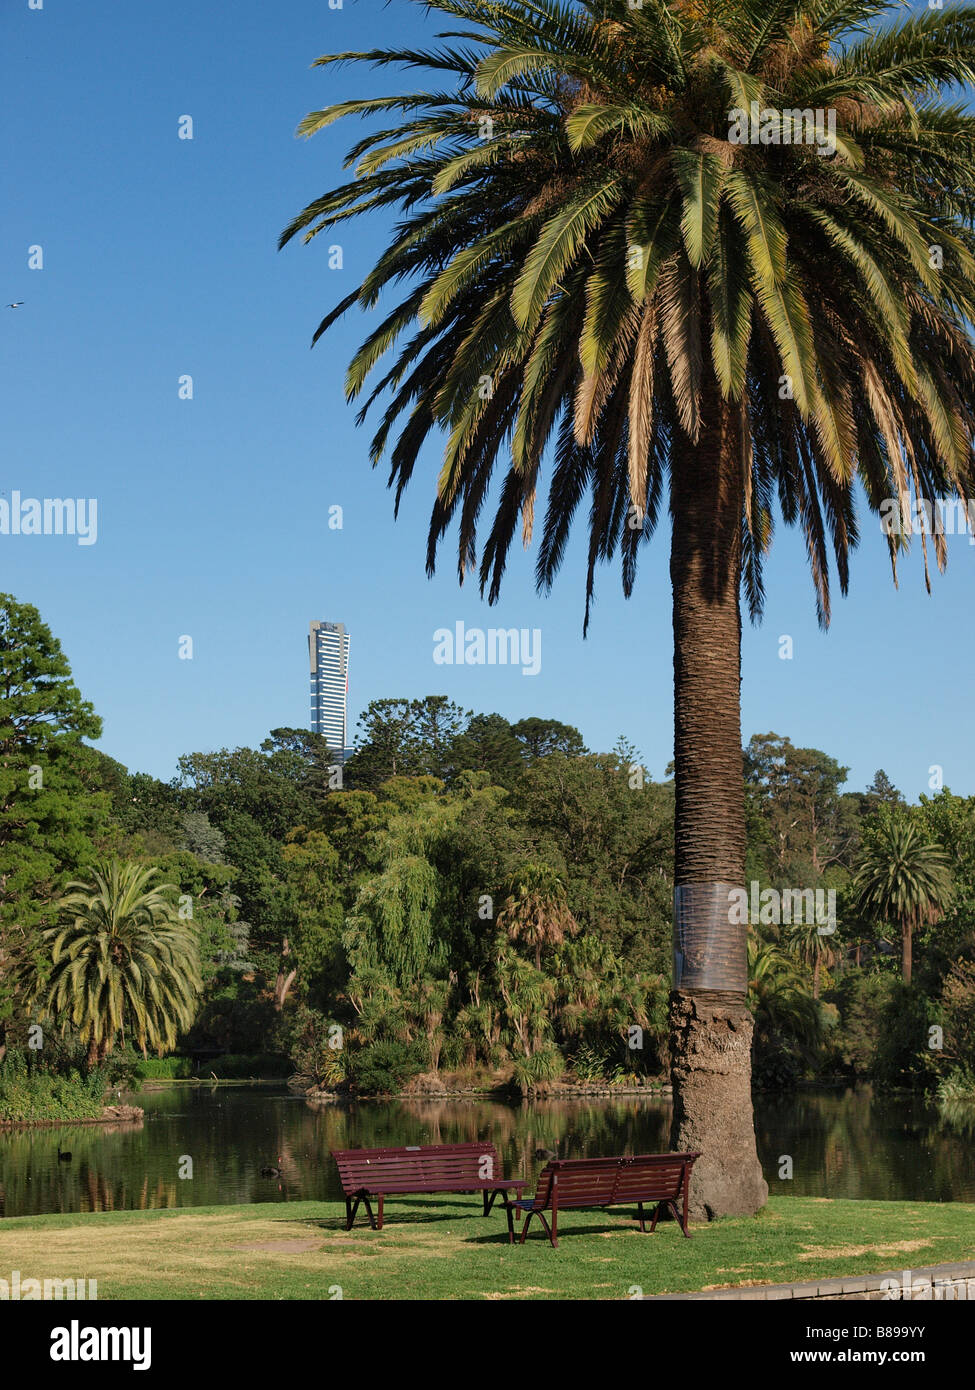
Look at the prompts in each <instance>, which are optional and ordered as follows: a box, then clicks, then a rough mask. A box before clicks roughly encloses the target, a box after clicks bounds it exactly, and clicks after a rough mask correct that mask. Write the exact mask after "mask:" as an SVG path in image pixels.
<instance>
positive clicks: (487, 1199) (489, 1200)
mask: <svg viewBox="0 0 975 1390" xmlns="http://www.w3.org/2000/svg"><path fill="white" fill-rule="evenodd" d="M497 1195H498V1194H497V1193H496V1192H488V1191H487V1189H485V1190H484V1191H483V1192H482V1193H481V1196H482V1198H483V1199H484V1213H483V1214H484V1215H485V1216H489V1215H490V1214H491V1208H492V1206H493V1205H494V1199H495V1197H496V1196H497Z"/></svg>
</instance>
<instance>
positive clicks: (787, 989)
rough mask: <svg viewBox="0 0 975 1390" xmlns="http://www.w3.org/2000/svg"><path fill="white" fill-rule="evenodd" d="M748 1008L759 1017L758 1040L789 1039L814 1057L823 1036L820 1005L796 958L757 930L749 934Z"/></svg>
mask: <svg viewBox="0 0 975 1390" xmlns="http://www.w3.org/2000/svg"><path fill="white" fill-rule="evenodd" d="M748 1007H749V1008H750V1009H751V1011H752V1013H753V1014H754V1016H755V1036H756V1039H766V1040H768V1039H770V1038H780V1039H789V1040H791V1041H793V1042H795V1043H796V1044H797V1045H798V1046H799V1048H800V1049H801V1050H802V1051H803V1052H804V1053H805V1054H806V1055H807V1056H809V1057H811V1056H812V1054H813V1052H814V1051H815V1049H816V1047H817V1046H818V1045H819V1042H820V1040H821V1037H822V1017H821V1014H820V1008H819V1005H818V1004H817V1003H816V1001H815V1000H814V999H813V997H812V995H811V994H809V993H808V991H807V989H806V986H805V984H804V982H803V979H802V977H801V975H800V974H799V972H798V970H797V968H796V964H795V961H794V960H792V959H791V958H790V957H789V956H788V955H786V953H785V952H784V951H783V950H781V949H780V947H778V946H776V945H774V944H773V943H772V942H768V941H762V940H761V938H760V937H759V936H758V935H757V934H756V933H755V932H749V934H748Z"/></svg>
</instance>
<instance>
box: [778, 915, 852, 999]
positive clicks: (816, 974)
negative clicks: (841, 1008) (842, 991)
mask: <svg viewBox="0 0 975 1390" xmlns="http://www.w3.org/2000/svg"><path fill="white" fill-rule="evenodd" d="M787 941H788V944H789V949H790V950H791V951H792V953H793V954H794V955H795V956H796V957H797V958H798V959H799V960H801V961H802V963H803V965H806V966H809V967H810V968H811V969H812V977H813V991H812V997H813V998H814V999H818V998H819V990H820V985H821V983H822V972H823V970H824V969H826V970H829V968H830V967H831V966H833V965H835V964H836V962H837V960H838V958H839V953H838V952H837V951H836V950H835V949H834V946H833V941H834V938H833V937H832V936H831V935H829V934H827V933H825V932H822V931H820V929H819V927H818V926H817V924H816V922H815V921H813V922H796V923H794V924H793V926H792V927H791V929H790V930H789V932H788V933H787ZM827 983H828V982H827Z"/></svg>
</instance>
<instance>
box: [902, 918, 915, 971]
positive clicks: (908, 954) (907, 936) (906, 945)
mask: <svg viewBox="0 0 975 1390" xmlns="http://www.w3.org/2000/svg"><path fill="white" fill-rule="evenodd" d="M913 944H914V943H913V940H912V928H911V921H910V918H907V917H905V919H904V925H903V928H902V930H901V969H902V972H903V975H904V983H905V985H909V984H910V983H911V968H912V966H913V964H914V951H913Z"/></svg>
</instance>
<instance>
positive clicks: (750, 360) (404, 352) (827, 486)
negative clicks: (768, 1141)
mask: <svg viewBox="0 0 975 1390" xmlns="http://www.w3.org/2000/svg"><path fill="white" fill-rule="evenodd" d="M424 4H425V8H427V9H432V10H434V11H440V12H442V13H443V14H444V15H446V16H449V20H450V22H451V23H452V25H453V29H452V30H448V31H447V32H446V33H444V34H443V35H441V39H442V40H443V42H441V43H440V44H439V46H437V47H434V48H430V49H426V50H424V49H397V50H392V49H384V48H377V49H374V50H372V51H370V52H364V53H344V54H337V55H330V56H326V57H323V58H320V59H319V60H318V61H319V63H321V64H331V63H342V62H356V63H367V64H372V65H374V66H377V67H380V68H386V67H388V66H390V65H393V66H397V65H398V66H401V67H406V68H421V69H428V70H432V71H434V72H435V73H436V74H437V77H436V79H435V80H436V83H437V86H436V89H435V90H432V91H422V90H410V91H407V92H406V93H405V94H396V95H392V96H386V95H376V96H362V97H356V98H353V99H351V100H347V101H341V102H338V103H337V104H334V105H332V106H329V107H327V108H325V109H324V110H321V111H315V112H312V113H311V114H310V115H309V116H307V117H306V118H305V120H304V121H303V122H302V123H301V125H300V126H299V133H300V134H303V135H312V134H313V133H314V132H316V131H319V130H322V129H324V128H325V127H326V126H328V125H330V124H331V123H332V122H333V121H335V120H337V119H338V118H339V117H343V116H365V117H374V116H376V117H380V116H383V115H384V114H386V113H393V114H392V123H391V124H389V123H387V122H385V121H381V122H380V126H382V128H381V129H375V128H371V129H370V131H369V133H367V134H366V135H365V136H364V137H363V138H362V139H360V140H359V141H358V142H357V143H356V144H355V146H354V147H353V148H352V150H351V151H350V153H349V157H348V161H347V165H351V166H352V167H353V173H352V175H351V177H350V178H349V180H348V181H347V182H345V183H342V184H341V185H339V186H338V187H336V188H334V189H332V190H331V191H330V192H327V193H325V194H323V195H322V196H321V197H320V198H317V199H316V200H315V201H314V202H311V203H309V204H308V206H307V207H306V208H305V209H304V210H303V211H302V212H301V213H300V214H299V215H298V216H297V217H295V219H294V220H293V221H292V222H291V223H290V225H289V226H288V227H287V228H286V229H285V231H284V232H283V233H282V236H281V244H284V243H285V242H287V241H289V240H290V239H291V238H292V237H294V236H296V235H298V234H302V235H303V238H304V240H306V241H308V240H310V239H311V238H314V237H315V236H317V235H318V234H319V233H321V232H323V231H325V230H330V229H333V228H339V229H340V228H342V227H343V225H346V224H347V223H348V221H349V219H355V218H357V217H359V216H360V215H362V214H368V213H370V212H380V213H381V212H382V211H383V210H384V209H387V208H388V209H392V208H398V209H399V211H400V220H399V222H398V223H397V226H396V229H395V232H394V233H393V237H392V241H391V244H390V245H389V247H388V249H387V250H386V251H385V252H384V253H383V254H382V255H381V256H380V257H379V259H378V260H377V262H376V264H375V265H374V266H373V267H372V269H371V270H370V271H369V273H368V274H367V275H366V276H365V278H364V279H363V280H362V282H361V284H359V285H358V286H356V287H355V288H354V289H352V290H351V291H350V292H349V293H348V294H347V295H346V296H345V297H344V299H342V301H341V302H340V303H339V304H338V305H337V306H336V307H335V308H334V309H333V310H332V312H330V313H329V314H328V315H327V316H326V317H325V318H324V319H323V320H322V322H321V323H320V324H319V326H318V329H317V331H316V333H315V339H316V340H317V339H318V338H320V337H321V335H322V334H323V333H325V332H326V330H327V329H328V328H329V326H330V325H332V324H333V323H335V321H336V320H337V319H338V318H339V317H340V316H341V315H343V314H344V313H345V312H346V311H347V310H349V309H350V308H352V307H353V306H356V305H357V306H359V307H361V308H362V309H365V310H372V309H375V308H376V306H377V305H378V304H379V301H380V299H383V305H382V312H381V318H380V321H379V323H378V324H377V325H376V326H375V327H374V328H373V330H372V331H371V332H370V334H369V336H368V338H367V339H366V341H365V342H364V344H363V346H362V347H361V349H360V350H359V351H358V353H357V354H356V355H355V357H354V359H353V361H352V363H351V365H350V367H349V370H348V375H347V379H346V391H347V395H348V397H349V399H350V400H354V399H356V398H359V397H360V396H361V395H362V392H363V389H364V387H365V384H366V381H367V378H369V377H370V373H372V371H373V369H374V368H377V369H378V368H379V364H380V362H381V360H382V359H383V358H384V357H386V355H387V354H392V360H391V361H390V360H389V358H388V357H387V360H386V364H385V365H384V366H383V367H382V368H381V369H379V370H378V379H377V378H372V380H373V381H374V382H375V384H374V385H373V386H372V388H371V390H370V393H369V394H368V396H367V398H366V401H365V404H364V406H363V407H362V413H361V414H360V416H359V419H360V420H361V419H362V418H363V416H364V415H365V413H366V411H367V410H368V409H369V408H370V407H371V406H372V405H373V404H374V403H375V402H376V401H377V400H378V399H380V398H382V400H383V401H384V413H383V414H382V418H381V421H380V423H379V428H378V430H377V432H376V434H375V437H374V438H373V441H372V446H371V456H372V459H373V462H374V463H377V462H378V461H379V460H380V459H381V458H382V457H383V456H384V455H385V454H386V453H387V451H388V455H389V465H390V485H391V486H393V487H394V488H395V492H396V502H397V506H398V504H399V501H400V498H401V496H402V493H403V490H404V488H405V487H406V486H407V484H408V483H409V481H410V478H411V477H412V474H413V472H414V469H415V467H416V464H417V461H418V459H419V458H420V457H421V454H422V453H423V449H424V446H425V444H426V443H427V441H428V440H440V441H441V447H442V448H443V464H442V467H441V470H440V473H439V477H438V479H437V484H436V492H435V498H434V503H433V513H432V519H431V524H430V530H429V538H428V549H427V565H428V569H429V570H431V571H432V570H433V567H434V563H435V558H436V553H437V550H438V545H439V543H440V541H441V539H442V538H443V536H444V534H445V532H446V531H447V529H448V528H449V526H450V525H451V523H452V522H454V521H456V522H457V523H458V532H457V534H458V571H459V574H460V577H461V579H463V578H464V577H465V576H466V575H467V574H468V573H469V572H472V571H476V572H477V575H478V579H479V582H480V586H481V591H482V592H486V594H487V597H488V599H489V601H492V602H493V601H494V600H495V599H497V597H498V594H499V590H500V585H501V581H502V577H503V574H504V569H505V564H506V561H507V556H508V553H509V549H510V546H511V543H512V540H513V537H514V535H515V531H516V529H517V528H518V522H519V519H520V521H521V532H522V536H523V539H524V541H525V543H526V544H527V543H528V542H529V541H530V539H531V537H532V533H533V529H534V525H535V513H536V499H537V494H538V489H539V486H540V485H543V483H544V477H543V465H545V464H546V461H547V460H549V459H550V460H551V469H550V474H549V480H548V499H547V506H546V510H545V515H544V520H543V522H542V525H541V542H540V546H539V551H538V561H537V569H536V576H537V581H538V584H539V587H540V588H542V589H547V588H548V587H549V586H550V585H551V584H552V582H553V580H554V578H555V575H556V572H557V571H558V569H559V566H560V563H561V561H562V558H563V556H564V554H565V548H566V542H567V537H568V534H569V530H570V526H571V523H572V519H573V517H574V515H575V513H576V510H577V508H578V506H579V504H580V503H581V502H582V500H583V498H584V496H586V494H588V498H589V501H588V508H587V511H588V534H589V545H588V550H589V557H588V574H587V582H586V621H587V622H588V618H589V608H590V601H591V598H592V594H593V584H594V573H595V568H596V565H597V562H599V561H601V560H604V561H609V560H611V559H612V558H613V557H614V556H616V555H619V557H620V559H621V564H622V582H623V589H624V592H625V593H626V594H627V595H628V594H629V593H630V592H631V589H632V587H633V582H634V576H635V572H636V565H637V558H638V552H639V548H640V545H641V543H642V542H644V541H646V540H648V539H649V537H650V536H651V534H652V532H653V530H654V528H655V526H656V524H657V521H658V519H659V517H660V515H661V513H662V511H663V510H664V508H665V507H669V512H670V517H671V551H670V573H671V580H672V586H673V627H674V676H675V721H674V722H675V749H674V762H675V769H676V830H675V876H676V878H675V881H676V900H675V937H676V942H675V945H676V947H677V949H676V950H675V975H676V978H675V986H676V988H675V991H674V994H673V996H672V1013H671V1033H672V1035H671V1054H672V1056H673V1059H674V1061H673V1080H674V1093H675V1107H674V1127H673V1131H672V1143H673V1144H674V1145H675V1146H676V1147H680V1148H688V1149H690V1148H694V1149H701V1150H703V1151H704V1157H703V1158H702V1159H701V1160H700V1161H699V1162H698V1163H697V1165H696V1166H695V1170H694V1184H693V1190H692V1205H693V1208H694V1210H695V1211H696V1213H697V1214H708V1215H715V1214H719V1213H721V1212H746V1211H754V1210H756V1209H757V1207H759V1206H760V1205H761V1204H762V1202H763V1201H764V1200H765V1195H766V1191H767V1188H766V1185H765V1183H764V1180H763V1179H762V1175H761V1170H760V1167H759V1165H758V1160H757V1157H756V1152H755V1141H754V1129H753V1123H752V1111H751V1097H750V1089H749V1077H750V1061H749V1039H750V1036H751V1020H750V1016H749V1014H748V1012H747V1009H746V1007H745V992H746V985H747V965H746V958H745V939H744V929H743V928H742V927H741V926H737V925H731V924H730V923H729V921H728V916H729V911H728V896H727V894H728V888H729V886H731V887H734V888H740V886H741V884H742V883H743V879H744V855H745V816H744V806H743V792H742V753H741V729H740V711H739V696H740V639H741V618H740V595H741V593H742V591H743V592H744V597H745V600H746V603H747V607H748V609H749V612H750V614H751V616H752V617H753V618H757V617H758V616H759V615H760V614H761V611H762V604H763V596H764V590H763V577H762V562H763V557H764V555H765V553H766V552H767V550H768V547H769V544H770V542H771V537H772V528H773V508H774V506H775V503H776V500H777V501H778V507H779V510H780V511H781V514H782V517H783V519H784V521H785V522H787V523H789V524H796V525H798V526H799V527H800V529H801V531H802V533H803V537H804V540H805V545H806V549H807V552H808V557H809V563H810V567H811V570H812V576H813V581H814V586H815V594H816V603H817V608H818V613H819V618H820V621H821V622H822V623H823V624H824V625H825V624H826V623H827V622H828V620H829V614H830V563H831V561H830V551H831V550H832V553H833V556H834V557H835V564H836V570H837V573H838V577H839V584H840V588H841V591H844V592H845V590H846V587H847V583H848V577H849V558H850V551H851V549H852V548H853V547H854V546H855V544H856V542H857V539H858V526H857V519H856V509H855V500H854V494H855V489H856V486H857V480H859V484H860V486H861V488H862V492H863V495H864V497H865V500H866V503H867V505H868V507H870V508H871V509H873V510H875V511H877V512H879V513H880V514H881V516H882V518H883V522H882V524H884V525H885V526H886V530H887V539H888V544H889V548H890V555H891V560H892V563H893V562H894V561H896V559H897V556H898V552H899V550H900V549H901V548H902V547H903V546H905V545H906V544H907V541H908V536H907V534H905V531H904V530H903V529H899V528H898V526H897V525H895V523H897V522H900V520H901V510H902V508H901V504H902V503H906V502H907V501H908V500H909V499H910V498H911V497H912V495H915V494H917V495H920V496H921V497H925V498H929V499H930V498H942V497H951V498H957V499H961V500H962V501H964V500H967V497H968V495H969V494H970V492H971V491H972V484H973V468H972V453H971V443H972V437H973V426H975V421H973V413H972V401H973V400H975V352H973V348H972V345H971V343H970V341H969V338H968V336H967V333H966V327H965V325H966V321H969V320H971V319H972V318H973V317H975V312H973V311H975V257H973V252H975V239H973V235H972V230H971V215H972V210H973V207H975V118H972V117H971V116H969V115H967V114H966V113H965V112H964V110H963V109H962V108H961V107H960V106H957V105H950V104H947V103H946V101H945V100H943V99H942V93H943V92H945V91H947V90H948V89H950V88H952V86H953V85H955V84H958V83H964V82H968V81H971V80H972V79H973V78H975V61H973V39H975V11H968V10H965V9H960V8H958V7H956V6H954V5H951V4H948V5H946V6H945V7H944V8H943V9H936V10H935V9H927V10H923V11H921V12H920V13H919V14H918V15H917V17H915V18H912V19H909V20H907V21H904V22H901V23H899V24H897V25H891V26H880V27H875V28H871V27H870V21H871V20H872V19H873V18H874V17H875V16H878V15H881V14H882V13H883V11H884V9H885V6H884V5H883V4H882V3H881V2H880V0H720V2H719V0H642V3H640V4H638V5H636V4H635V5H633V6H632V7H631V5H630V3H629V0H576V3H571V4H570V3H559V0H503V3H491V0H424ZM817 111H818V112H819V116H818V120H819V138H818V142H816V143H809V142H808V139H803V137H804V136H807V137H808V136H809V134H810V131H811V130H812V126H811V125H810V122H813V123H814V122H815V120H816V119H817V118H816V112H817ZM753 116H754V117H756V118H757V119H756V120H755V122H754V125H752V117H753ZM746 118H747V119H746ZM743 120H745V124H746V125H747V126H748V130H747V131H745V130H744V126H743ZM743 135H745V136H751V137H753V139H752V140H751V142H749V141H748V139H745V140H744V142H743ZM397 286H402V287H403V288H402V289H401V290H400V292H399V294H394V291H395V288H396V287H397ZM391 294H393V299H392V302H390V299H389V295H391ZM444 437H445V443H443V440H444ZM499 463H501V465H502V473H503V477H502V478H501V480H500V483H499V488H498V491H497V492H496V493H495V494H494V495H493V498H492V501H491V504H490V508H489V510H490V511H491V512H493V521H492V523H491V526H490V530H489V532H488V534H487V537H486V539H485V540H484V543H483V546H482V547H481V549H480V554H479V553H478V543H477V542H478V537H477V526H478V521H479V519H480V518H481V515H482V513H483V512H484V509H485V504H486V503H488V500H489V495H491V494H490V484H491V480H492V477H493V475H494V472H495V468H496V466H497V465H498V464H499ZM907 520H908V521H909V520H910V516H908V518H907ZM923 539H924V545H925V573H926V574H927V568H928V566H927V537H926V536H925V537H924V538H923ZM933 545H934V550H935V555H936V558H937V561H938V564H939V566H940V565H942V564H943V563H944V560H945V542H944V536H943V535H938V536H936V537H935V538H934V540H933Z"/></svg>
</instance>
